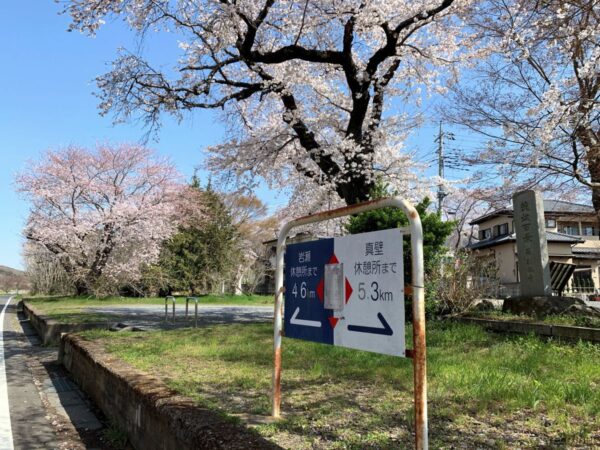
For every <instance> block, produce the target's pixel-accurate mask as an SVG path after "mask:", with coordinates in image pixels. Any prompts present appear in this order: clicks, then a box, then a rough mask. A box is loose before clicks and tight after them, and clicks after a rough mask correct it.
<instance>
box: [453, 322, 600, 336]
mask: <svg viewBox="0 0 600 450" xmlns="http://www.w3.org/2000/svg"><path fill="white" fill-rule="evenodd" d="M454 320H456V321H458V322H461V323H470V324H476V325H480V326H482V327H484V328H486V329H488V330H492V331H499V332H504V333H518V334H529V333H533V334H536V335H538V336H547V337H556V338H561V339H569V340H575V341H578V340H580V339H581V340H582V341H590V342H600V329H599V328H587V327H572V326H566V325H550V324H546V323H528V322H517V321H509V320H493V319H480V318H478V317H457V318H455V319H454Z"/></svg>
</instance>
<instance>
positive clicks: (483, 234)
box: [479, 228, 492, 241]
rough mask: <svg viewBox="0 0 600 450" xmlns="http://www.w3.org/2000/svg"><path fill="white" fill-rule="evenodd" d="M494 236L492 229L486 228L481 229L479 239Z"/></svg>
mask: <svg viewBox="0 0 600 450" xmlns="http://www.w3.org/2000/svg"><path fill="white" fill-rule="evenodd" d="M491 237H492V229H491V228H486V229H485V230H479V240H480V241H483V240H484V239H489V238H491Z"/></svg>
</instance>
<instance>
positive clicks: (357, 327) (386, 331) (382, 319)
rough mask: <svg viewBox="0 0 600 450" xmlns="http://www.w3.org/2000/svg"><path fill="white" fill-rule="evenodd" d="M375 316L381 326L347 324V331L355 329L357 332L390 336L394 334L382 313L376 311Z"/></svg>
mask: <svg viewBox="0 0 600 450" xmlns="http://www.w3.org/2000/svg"><path fill="white" fill-rule="evenodd" d="M377 318H378V319H379V321H380V322H381V325H383V328H376V327H365V326H362V325H348V331H356V332H357V333H370V334H381V335H383V336H391V335H392V334H394V331H393V330H392V327H390V324H389V323H387V320H385V317H383V314H381V313H377Z"/></svg>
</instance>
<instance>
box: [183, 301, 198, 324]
mask: <svg viewBox="0 0 600 450" xmlns="http://www.w3.org/2000/svg"><path fill="white" fill-rule="evenodd" d="M190 300H194V303H195V311H194V328H196V327H197V326H198V297H186V298H185V320H187V317H188V303H189V302H190Z"/></svg>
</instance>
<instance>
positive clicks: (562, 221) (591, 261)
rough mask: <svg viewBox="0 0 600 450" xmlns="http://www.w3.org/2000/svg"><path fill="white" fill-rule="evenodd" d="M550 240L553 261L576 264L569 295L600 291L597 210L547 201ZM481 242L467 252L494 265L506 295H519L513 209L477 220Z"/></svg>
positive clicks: (599, 239) (469, 246)
mask: <svg viewBox="0 0 600 450" xmlns="http://www.w3.org/2000/svg"><path fill="white" fill-rule="evenodd" d="M544 218H545V224H546V240H547V242H548V256H549V259H550V261H551V262H552V261H555V262H560V263H569V264H574V265H575V266H576V267H575V271H574V273H573V276H572V277H571V280H570V281H569V284H568V292H571V293H580V294H591V293H595V292H598V291H600V238H599V234H600V233H599V229H598V220H597V216H596V213H595V211H594V208H592V207H591V206H588V205H581V204H577V203H570V202H564V201H560V200H544ZM471 225H473V226H477V229H478V230H477V235H476V237H477V238H478V239H476V240H475V242H472V243H471V244H470V245H468V246H467V248H468V249H469V250H471V251H473V252H474V253H475V255H476V256H477V257H478V258H481V260H482V264H488V265H493V266H494V267H495V270H496V273H497V277H498V279H499V282H500V284H501V285H502V286H503V292H504V294H505V295H516V294H518V286H519V255H518V252H517V240H516V236H515V231H514V222H513V210H512V207H507V208H501V209H497V210H495V211H492V212H491V213H488V214H485V215H483V216H481V217H478V218H476V219H475V220H473V221H472V222H471Z"/></svg>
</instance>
